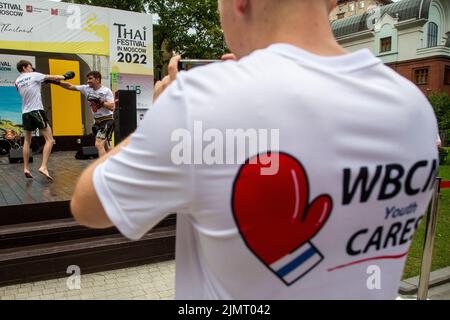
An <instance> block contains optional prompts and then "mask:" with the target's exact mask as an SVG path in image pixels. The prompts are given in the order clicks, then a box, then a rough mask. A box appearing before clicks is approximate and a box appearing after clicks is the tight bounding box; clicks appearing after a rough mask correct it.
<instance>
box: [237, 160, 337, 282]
mask: <svg viewBox="0 0 450 320" xmlns="http://www.w3.org/2000/svg"><path fill="white" fill-rule="evenodd" d="M253 163H254V164H253ZM268 163H271V164H270V165H273V164H274V163H277V164H278V171H277V172H275V174H274V175H264V170H266V172H267V167H268V165H267V164H268ZM262 172H263V174H261V173H262ZM332 207H333V201H332V199H331V197H330V196H328V195H321V196H319V197H317V198H316V199H314V200H313V201H312V202H311V203H310V202H309V185H308V178H307V175H306V172H305V170H304V168H303V167H302V165H301V164H300V162H298V161H297V160H296V159H295V158H293V157H292V156H290V155H287V154H283V153H272V154H268V155H267V154H264V155H259V156H258V157H257V158H256V157H255V158H253V159H250V160H249V161H248V162H247V163H246V164H245V165H243V166H242V168H241V170H240V172H239V175H238V177H237V178H236V181H235V184H234V190H233V213H234V216H235V219H236V222H237V224H238V227H239V230H240V232H241V234H242V237H243V238H244V240H245V242H246V244H247V246H248V247H249V248H250V250H251V251H252V252H253V253H254V254H255V255H256V256H257V257H258V258H259V259H260V260H261V261H262V262H263V263H264V264H265V265H266V266H267V267H268V268H269V269H270V270H272V271H273V272H274V273H275V274H276V275H277V276H278V277H279V278H280V279H281V280H282V281H283V282H284V283H285V284H287V285H291V284H292V283H294V282H296V281H297V280H299V279H300V278H301V277H303V276H304V275H306V274H307V273H308V272H309V271H311V270H312V269H313V268H314V267H315V266H317V265H318V264H319V263H320V262H321V261H322V260H323V256H322V254H321V253H320V252H319V251H318V250H317V249H316V248H315V247H314V245H313V244H312V243H310V240H311V239H312V238H313V237H314V236H315V235H316V234H317V233H318V232H319V231H320V230H321V228H322V227H323V226H324V224H325V223H326V221H327V220H328V218H329V216H330V214H331V211H332Z"/></svg>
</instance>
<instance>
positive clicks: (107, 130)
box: [92, 120, 114, 141]
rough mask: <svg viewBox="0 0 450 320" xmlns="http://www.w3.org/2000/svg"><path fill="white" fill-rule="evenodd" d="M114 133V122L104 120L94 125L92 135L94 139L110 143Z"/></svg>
mask: <svg viewBox="0 0 450 320" xmlns="http://www.w3.org/2000/svg"><path fill="white" fill-rule="evenodd" d="M113 132H114V120H105V121H102V122H100V123H96V124H94V126H93V127H92V133H93V134H94V136H95V138H96V139H100V140H105V141H111V139H112V134H113Z"/></svg>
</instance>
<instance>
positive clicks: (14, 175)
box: [0, 151, 94, 211]
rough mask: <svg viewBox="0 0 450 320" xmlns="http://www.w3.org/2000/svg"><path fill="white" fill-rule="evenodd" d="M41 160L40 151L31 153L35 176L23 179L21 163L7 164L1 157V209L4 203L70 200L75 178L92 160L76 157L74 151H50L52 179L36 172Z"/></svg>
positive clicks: (14, 204)
mask: <svg viewBox="0 0 450 320" xmlns="http://www.w3.org/2000/svg"><path fill="white" fill-rule="evenodd" d="M41 161H42V155H41V154H38V155H34V161H33V163H30V167H31V172H32V174H33V177H34V179H26V178H25V176H24V174H23V164H22V163H18V164H9V162H8V157H2V158H0V211H1V210H2V208H1V207H4V206H17V205H30V204H39V203H47V202H59V201H69V200H70V197H71V195H72V193H73V191H74V188H75V183H76V181H77V179H78V177H79V176H80V175H81V173H82V172H83V170H84V169H85V168H86V167H87V166H88V165H89V164H90V163H92V162H93V161H94V160H75V151H73V152H55V153H52V155H51V156H50V161H49V172H50V175H52V177H53V178H54V179H55V181H54V182H49V181H48V180H47V179H46V178H45V177H44V176H42V175H41V174H39V172H38V169H39V166H40V164H41Z"/></svg>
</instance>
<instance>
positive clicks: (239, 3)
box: [234, 0, 250, 16]
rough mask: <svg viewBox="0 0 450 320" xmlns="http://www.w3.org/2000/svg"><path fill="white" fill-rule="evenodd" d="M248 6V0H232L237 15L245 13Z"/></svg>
mask: <svg viewBox="0 0 450 320" xmlns="http://www.w3.org/2000/svg"><path fill="white" fill-rule="evenodd" d="M249 8H250V0H234V10H236V12H237V13H238V14H239V15H242V16H243V15H245V14H246V13H247V12H248V9H249Z"/></svg>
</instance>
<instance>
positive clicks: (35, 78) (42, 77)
mask: <svg viewBox="0 0 450 320" xmlns="http://www.w3.org/2000/svg"><path fill="white" fill-rule="evenodd" d="M45 77H46V76H45V74H42V73H39V72H34V73H33V81H35V82H39V83H42V82H44V80H45Z"/></svg>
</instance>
